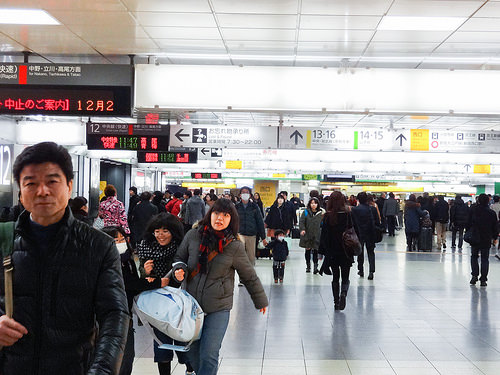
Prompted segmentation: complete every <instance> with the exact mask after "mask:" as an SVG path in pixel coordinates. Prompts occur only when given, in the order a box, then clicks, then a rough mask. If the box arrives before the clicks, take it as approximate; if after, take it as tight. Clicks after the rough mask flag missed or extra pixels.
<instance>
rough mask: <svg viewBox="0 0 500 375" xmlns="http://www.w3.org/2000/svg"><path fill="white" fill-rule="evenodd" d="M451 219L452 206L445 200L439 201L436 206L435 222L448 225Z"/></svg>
mask: <svg viewBox="0 0 500 375" xmlns="http://www.w3.org/2000/svg"><path fill="white" fill-rule="evenodd" d="M449 219H450V206H449V205H448V203H447V202H446V201H445V200H444V199H439V200H438V201H437V203H436V204H435V205H434V220H436V221H437V222H439V223H447V222H448V220H449Z"/></svg>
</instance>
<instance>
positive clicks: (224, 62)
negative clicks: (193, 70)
mask: <svg viewBox="0 0 500 375" xmlns="http://www.w3.org/2000/svg"><path fill="white" fill-rule="evenodd" d="M169 61H170V63H172V64H182V65H212V64H213V62H211V61H210V60H207V59H196V58H192V59H191V58H180V57H179V58H169ZM217 65H231V60H230V59H229V57H227V58H224V59H217Z"/></svg>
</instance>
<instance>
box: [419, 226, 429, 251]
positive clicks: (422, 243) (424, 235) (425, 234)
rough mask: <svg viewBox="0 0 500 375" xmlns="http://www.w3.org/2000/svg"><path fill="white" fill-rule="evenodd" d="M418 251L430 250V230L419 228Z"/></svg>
mask: <svg viewBox="0 0 500 375" xmlns="http://www.w3.org/2000/svg"><path fill="white" fill-rule="evenodd" d="M418 250H419V251H431V250H432V228H421V229H420V233H419V235H418Z"/></svg>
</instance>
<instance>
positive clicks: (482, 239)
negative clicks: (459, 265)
mask: <svg viewBox="0 0 500 375" xmlns="http://www.w3.org/2000/svg"><path fill="white" fill-rule="evenodd" d="M489 200H490V199H489V197H488V196H487V195H486V194H480V195H479V197H478V202H477V204H476V205H473V206H472V207H471V210H470V215H469V223H468V228H472V229H473V230H474V231H475V232H476V234H477V239H478V243H476V244H471V248H472V251H471V256H470V263H471V268H472V273H471V274H472V279H471V280H470V284H471V285H475V284H476V282H477V280H478V278H479V262H478V258H479V254H481V277H480V278H479V280H481V286H487V283H486V281H488V271H489V266H490V261H489V257H490V247H491V243H492V241H493V243H494V244H496V241H497V238H498V220H497V217H496V214H495V211H493V210H492V209H490V208H488V203H489Z"/></svg>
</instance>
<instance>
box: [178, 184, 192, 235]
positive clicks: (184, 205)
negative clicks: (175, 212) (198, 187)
mask: <svg viewBox="0 0 500 375" xmlns="http://www.w3.org/2000/svg"><path fill="white" fill-rule="evenodd" d="M192 196H193V193H191V191H190V190H187V191H185V192H184V194H183V195H182V197H183V198H184V201H183V202H182V204H181V211H180V213H179V218H180V219H181V221H182V224H183V225H184V233H187V232H188V231H189V229H191V226H190V225H188V224H186V210H187V202H188V201H189V200H190V199H191V197H192Z"/></svg>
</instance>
